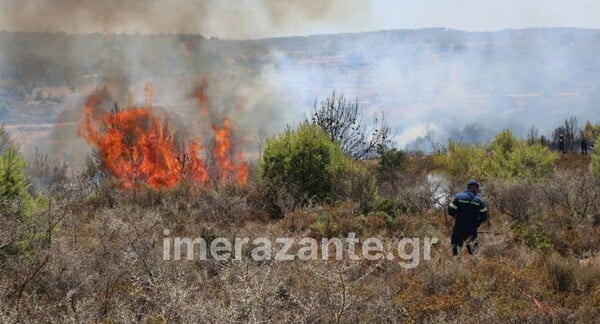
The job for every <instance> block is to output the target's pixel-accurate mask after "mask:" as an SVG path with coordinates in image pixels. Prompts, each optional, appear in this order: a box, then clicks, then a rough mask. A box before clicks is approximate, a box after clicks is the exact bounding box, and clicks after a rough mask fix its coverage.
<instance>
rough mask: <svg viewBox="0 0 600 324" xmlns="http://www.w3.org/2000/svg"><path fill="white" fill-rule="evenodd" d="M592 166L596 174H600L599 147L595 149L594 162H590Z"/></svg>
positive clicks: (597, 139) (599, 139) (598, 141)
mask: <svg viewBox="0 0 600 324" xmlns="http://www.w3.org/2000/svg"><path fill="white" fill-rule="evenodd" d="M596 143H598V144H600V136H598V137H597V138H596ZM590 167H591V168H592V172H593V173H594V174H596V175H600V152H599V151H598V149H595V150H594V153H593V154H592V163H591V164H590Z"/></svg>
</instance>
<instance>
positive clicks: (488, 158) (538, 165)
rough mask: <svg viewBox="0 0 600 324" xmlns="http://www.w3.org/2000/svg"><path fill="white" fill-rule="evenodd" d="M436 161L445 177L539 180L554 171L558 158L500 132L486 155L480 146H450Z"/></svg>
mask: <svg viewBox="0 0 600 324" xmlns="http://www.w3.org/2000/svg"><path fill="white" fill-rule="evenodd" d="M435 159H436V163H437V165H438V166H440V167H441V168H443V169H444V170H446V173H447V174H448V175H450V176H451V177H454V178H458V179H464V178H478V179H488V178H490V177H494V178H500V179H509V178H513V177H524V178H540V177H543V176H545V175H547V174H549V173H550V172H551V171H552V170H553V168H554V163H555V162H556V160H557V159H558V154H557V153H556V152H552V151H550V150H549V149H548V148H546V147H544V146H542V145H540V144H533V145H527V143H526V142H525V141H522V140H517V139H516V138H515V137H514V136H513V135H512V133H511V132H510V131H509V130H503V131H502V132H501V133H500V134H498V135H497V136H496V137H495V138H494V140H493V141H492V142H491V143H490V152H489V153H488V152H487V151H486V149H485V148H484V147H482V146H472V147H471V146H466V145H461V144H459V143H456V142H450V143H449V145H448V154H446V155H437V156H436V157H435Z"/></svg>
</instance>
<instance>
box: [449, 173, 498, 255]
mask: <svg viewBox="0 0 600 324" xmlns="http://www.w3.org/2000/svg"><path fill="white" fill-rule="evenodd" d="M479 191H480V190H479V182H477V180H470V181H469V182H468V183H467V190H465V191H463V192H461V193H459V194H457V195H456V196H455V197H454V200H453V201H452V202H451V203H450V205H449V206H448V214H449V215H450V216H452V217H453V218H454V219H455V222H454V227H453V228H452V238H451V244H452V254H453V255H454V256H457V255H458V254H459V253H460V251H461V249H462V247H463V245H464V243H465V242H466V243H467V249H468V251H469V254H471V255H473V254H474V253H475V248H476V247H477V229H478V228H479V226H480V225H481V224H482V223H483V222H485V221H487V220H488V218H489V214H488V209H487V207H486V206H485V202H484V201H483V199H482V198H481V197H480V196H479V195H478V193H479Z"/></svg>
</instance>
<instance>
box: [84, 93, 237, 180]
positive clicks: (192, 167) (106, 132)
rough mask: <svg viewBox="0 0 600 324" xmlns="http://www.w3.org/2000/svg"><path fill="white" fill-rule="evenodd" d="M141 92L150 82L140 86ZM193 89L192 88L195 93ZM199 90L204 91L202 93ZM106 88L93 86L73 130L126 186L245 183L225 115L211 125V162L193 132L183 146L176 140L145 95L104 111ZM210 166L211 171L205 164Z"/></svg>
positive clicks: (229, 122)
mask: <svg viewBox="0 0 600 324" xmlns="http://www.w3.org/2000/svg"><path fill="white" fill-rule="evenodd" d="M145 92H146V95H147V97H150V96H151V95H152V88H151V87H150V86H149V85H148V86H146V88H145ZM197 95H198V93H197ZM202 96H204V94H203V93H202ZM198 97H199V98H198V99H199V100H198V101H199V104H200V107H201V111H202V114H203V115H204V114H205V113H208V112H209V110H208V107H207V106H206V105H205V100H203V99H204V98H200V96H198ZM109 98H110V94H109V92H108V91H107V90H106V89H101V90H98V91H96V92H95V93H94V94H92V95H91V96H89V97H88V98H87V100H86V102H85V106H84V112H83V119H82V121H81V123H80V125H79V135H80V136H81V137H82V138H84V139H85V140H86V141H87V142H88V143H90V144H91V145H93V146H94V147H95V148H96V149H97V150H98V153H99V154H100V156H101V158H102V162H103V164H104V167H105V168H106V170H107V171H108V172H110V173H111V174H112V175H114V176H115V177H117V178H119V179H120V180H121V183H122V185H123V187H125V188H131V187H133V186H134V185H136V184H139V183H146V184H148V185H149V186H151V187H153V188H159V187H172V186H174V185H176V184H177V183H179V182H180V181H182V180H184V179H185V180H191V181H194V182H196V183H199V184H202V185H205V186H208V185H210V183H211V180H214V181H218V182H220V183H226V182H232V181H233V182H235V183H237V184H245V183H246V181H247V179H248V164H247V163H246V161H244V160H243V158H242V157H241V154H240V153H239V152H234V150H233V148H232V143H231V141H232V125H231V120H230V119H229V118H225V119H224V120H223V123H222V125H213V126H212V129H213V132H214V138H213V141H212V145H213V148H212V159H207V160H210V161H212V162H213V163H214V167H213V168H209V166H208V165H207V163H206V160H205V159H203V158H202V155H203V153H207V152H205V151H204V146H203V145H202V144H201V143H202V141H201V140H200V139H197V138H192V139H189V140H188V141H187V143H186V147H185V148H181V147H179V146H178V144H177V141H176V139H175V136H174V135H173V133H172V132H171V131H170V130H169V127H168V126H167V121H166V120H163V118H161V117H159V116H158V115H156V114H155V113H154V111H153V109H152V106H151V102H152V100H151V99H150V98H147V105H146V106H143V107H135V106H134V107H126V108H124V109H120V110H117V109H115V110H114V111H111V112H108V111H106V110H104V109H102V107H101V105H102V104H104V103H106V102H108V99H109ZM213 169H214V172H213V173H214V174H212V176H211V173H210V172H209V170H213Z"/></svg>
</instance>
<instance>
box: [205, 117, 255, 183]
mask: <svg viewBox="0 0 600 324" xmlns="http://www.w3.org/2000/svg"><path fill="white" fill-rule="evenodd" d="M213 131H214V134H215V140H214V146H213V157H214V158H215V162H216V165H217V167H218V177H219V179H222V180H225V181H229V180H230V179H231V178H232V177H233V179H234V180H235V181H236V182H237V183H246V181H247V180H248V164H247V163H246V162H245V161H243V160H242V162H240V163H237V164H236V163H234V161H233V154H234V153H233V150H232V146H231V120H230V119H229V118H225V119H224V120H223V125H222V126H221V127H219V126H215V125H213ZM238 157H239V156H238ZM240 160H241V159H240Z"/></svg>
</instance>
